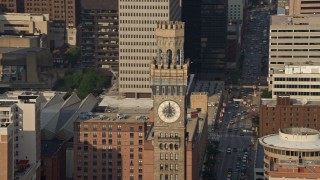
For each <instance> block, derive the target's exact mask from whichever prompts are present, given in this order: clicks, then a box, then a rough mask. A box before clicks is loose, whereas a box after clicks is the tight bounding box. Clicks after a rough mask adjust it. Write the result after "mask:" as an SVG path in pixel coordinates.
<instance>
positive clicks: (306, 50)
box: [271, 49, 320, 52]
mask: <svg viewBox="0 0 320 180" xmlns="http://www.w3.org/2000/svg"><path fill="white" fill-rule="evenodd" d="M271 51H290V52H291V51H299V52H300V51H305V52H308V51H320V49H271Z"/></svg>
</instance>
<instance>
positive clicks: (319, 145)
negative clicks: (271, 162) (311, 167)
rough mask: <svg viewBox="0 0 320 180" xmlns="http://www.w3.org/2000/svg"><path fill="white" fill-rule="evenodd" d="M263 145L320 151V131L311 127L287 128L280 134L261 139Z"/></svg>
mask: <svg viewBox="0 0 320 180" xmlns="http://www.w3.org/2000/svg"><path fill="white" fill-rule="evenodd" d="M259 142H260V144H261V145H263V146H269V147H274V148H279V149H295V150H301V151H302V150H307V151H308V150H313V151H315V150H316V151H320V138H319V131H317V130H314V129H309V128H286V129H281V130H279V134H271V135H267V136H264V137H262V138H260V139H259Z"/></svg>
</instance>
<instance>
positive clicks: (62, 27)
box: [24, 0, 80, 47]
mask: <svg viewBox="0 0 320 180" xmlns="http://www.w3.org/2000/svg"><path fill="white" fill-rule="evenodd" d="M79 3H80V1H76V0H63V1H52V0H42V1H41V2H39V1H37V0H29V1H26V2H25V3H24V12H25V13H40V14H48V13H49V17H50V20H52V21H53V23H52V24H51V27H50V29H51V30H52V32H53V33H54V34H55V35H60V36H61V37H62V38H63V39H62V40H61V39H58V38H56V39H54V40H51V42H50V44H51V46H53V47H59V46H61V45H62V44H63V43H68V44H70V45H76V41H77V25H78V19H77V18H79V17H77V11H78V10H79V9H77V8H78V7H79V5H78V4H79ZM60 36H59V37H60ZM53 37H55V36H53ZM61 41H62V42H61Z"/></svg>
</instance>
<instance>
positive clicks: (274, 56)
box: [270, 55, 320, 58]
mask: <svg viewBox="0 0 320 180" xmlns="http://www.w3.org/2000/svg"><path fill="white" fill-rule="evenodd" d="M270 58H320V56H301V55H300V56H290V55H279V56H276V55H271V56H270Z"/></svg>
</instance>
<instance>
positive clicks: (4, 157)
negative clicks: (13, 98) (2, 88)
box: [0, 102, 18, 180]
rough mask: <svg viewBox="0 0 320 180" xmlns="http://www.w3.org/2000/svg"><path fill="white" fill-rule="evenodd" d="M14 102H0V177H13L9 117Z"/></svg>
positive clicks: (12, 111) (12, 140)
mask: <svg viewBox="0 0 320 180" xmlns="http://www.w3.org/2000/svg"><path fill="white" fill-rule="evenodd" d="M16 108H17V107H16V104H15V103H13V102H9V103H5V104H2V105H1V107H0V112H1V116H2V118H1V122H0V153H1V156H0V161H1V163H0V168H1V171H0V179H1V180H10V179H14V162H15V161H14V138H15V136H14V132H15V130H16V128H15V127H14V126H15V125H14V123H15V122H14V121H13V120H12V119H11V118H9V117H10V116H14V115H15V114H16V111H15V109H16ZM17 130H18V129H17Z"/></svg>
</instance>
